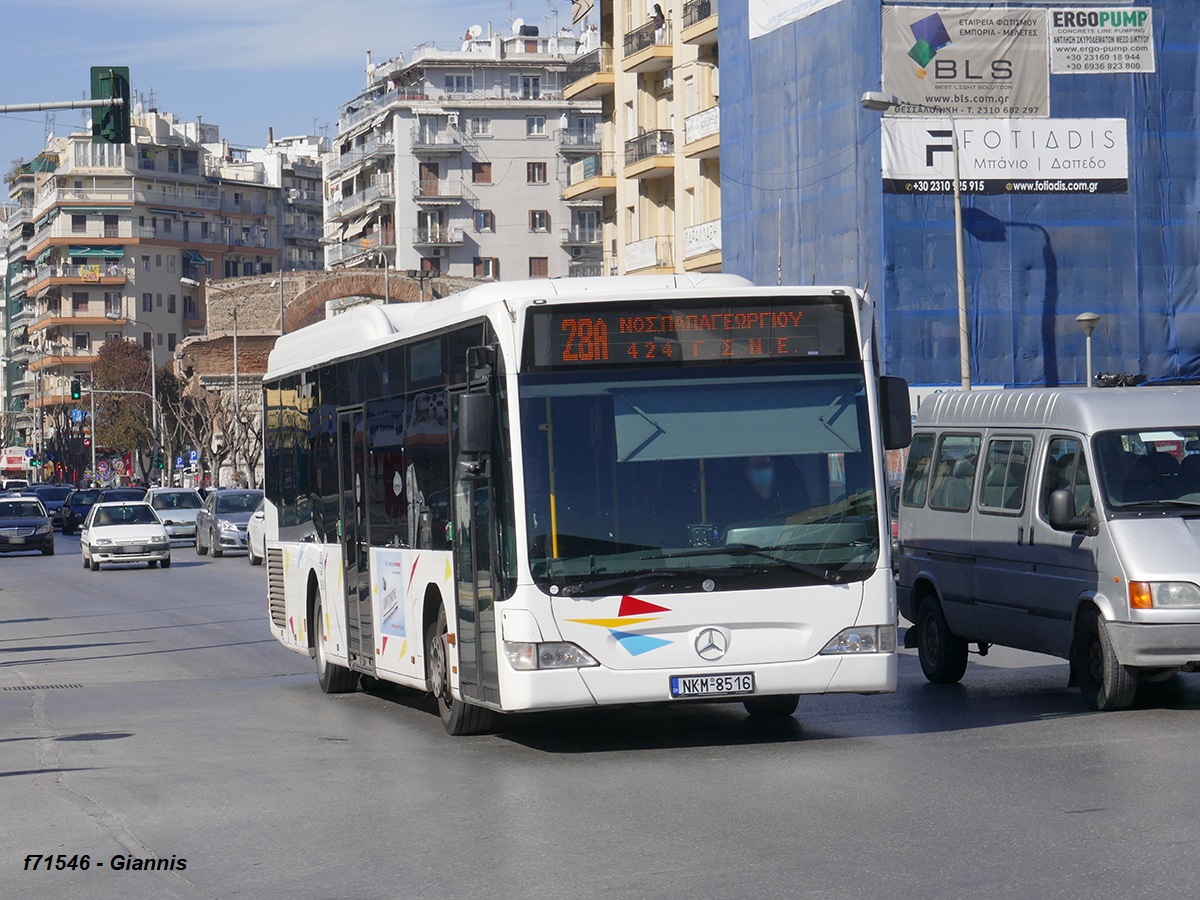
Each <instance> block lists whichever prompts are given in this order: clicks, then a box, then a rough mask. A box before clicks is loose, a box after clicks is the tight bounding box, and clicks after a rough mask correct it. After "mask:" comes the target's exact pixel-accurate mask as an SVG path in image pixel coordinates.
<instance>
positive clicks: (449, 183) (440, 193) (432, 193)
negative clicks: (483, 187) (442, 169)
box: [413, 178, 479, 207]
mask: <svg viewBox="0 0 1200 900" xmlns="http://www.w3.org/2000/svg"><path fill="white" fill-rule="evenodd" d="M478 199H479V198H478V197H476V196H475V194H474V193H473V192H472V191H471V190H470V189H469V188H468V187H467V186H466V185H465V184H463V182H462V181H461V180H459V179H453V180H451V179H448V178H447V179H438V178H424V179H422V180H420V181H414V182H413V200H414V201H415V202H416V203H417V204H418V205H420V206H446V207H449V206H457V205H458V204H460V203H462V202H464V201H465V202H467V203H470V204H471V205H474V204H475V203H476V201H477V200H478Z"/></svg>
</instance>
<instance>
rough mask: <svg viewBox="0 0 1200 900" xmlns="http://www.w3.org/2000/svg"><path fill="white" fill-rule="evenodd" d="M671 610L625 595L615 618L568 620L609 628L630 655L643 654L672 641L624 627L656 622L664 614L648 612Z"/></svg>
mask: <svg viewBox="0 0 1200 900" xmlns="http://www.w3.org/2000/svg"><path fill="white" fill-rule="evenodd" d="M670 611H671V610H669V609H668V608H667V607H665V606H658V605H656V604H654V603H648V602H647V601H645V600H639V599H638V598H637V597H630V596H629V595H625V596H623V597H622V598H621V605H620V607H619V608H618V609H617V615H616V617H615V618H612V617H610V618H598V619H567V621H568V622H577V623H579V624H580V625H595V626H596V627H597V628H607V629H608V633H609V634H611V635H612V636H613V637H614V638H616V639H617V643H618V644H620V645H621V646H622V647H623V648H624V649H625V651H626V652H627V653H628V654H629V655H630V656H641V655H642V654H643V653H649V652H650V651H651V650H657V649H658V648H659V647H665V646H667V645H668V644H670V643H671V641H668V640H666V639H665V638H657V637H651V636H650V635H648V634H637V633H636V632H632V631H625V630H624V629H626V628H628V627H630V626H631V625H641V624H643V623H645V622H655V621H657V620H658V619H661V618H662V616H656V615H647V614H648V613H667V612H670Z"/></svg>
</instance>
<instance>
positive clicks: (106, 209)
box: [62, 206, 133, 213]
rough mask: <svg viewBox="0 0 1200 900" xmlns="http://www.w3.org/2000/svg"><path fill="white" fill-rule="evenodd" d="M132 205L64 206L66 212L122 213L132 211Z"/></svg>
mask: <svg viewBox="0 0 1200 900" xmlns="http://www.w3.org/2000/svg"><path fill="white" fill-rule="evenodd" d="M132 210H133V207H132V206H64V207H63V208H62V211H63V212H65V213H121V212H131V211H132Z"/></svg>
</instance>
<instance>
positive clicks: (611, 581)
mask: <svg viewBox="0 0 1200 900" xmlns="http://www.w3.org/2000/svg"><path fill="white" fill-rule="evenodd" d="M682 574H686V572H681V571H680V570H678V569H669V570H658V571H650V572H626V573H625V574H623V575H617V576H615V577H613V578H601V579H596V580H594V581H576V582H573V583H571V584H564V585H562V586H561V590H562V595H563V596H564V597H574V596H577V595H579V594H582V593H583V592H584V591H587V592H588V593H593V592H597V591H599V592H605V591H612V590H620V591H621V592H622V593H627V592H629V591H638V590H641V589H642V588H644V587H646V586H647V585H649V584H653V583H655V582H659V581H664V580H667V579H671V578H677V577H679V576H680V575H682Z"/></svg>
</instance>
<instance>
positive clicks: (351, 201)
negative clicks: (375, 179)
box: [326, 182, 396, 219]
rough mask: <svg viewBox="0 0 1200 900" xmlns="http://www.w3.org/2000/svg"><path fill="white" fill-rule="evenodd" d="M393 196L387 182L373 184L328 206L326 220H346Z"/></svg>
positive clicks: (392, 198)
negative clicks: (359, 211)
mask: <svg viewBox="0 0 1200 900" xmlns="http://www.w3.org/2000/svg"><path fill="white" fill-rule="evenodd" d="M395 196H396V193H395V191H393V190H392V186H391V184H389V183H387V182H380V183H377V184H373V185H371V186H370V187H366V188H364V189H363V190H361V191H359V192H358V193H357V194H351V195H350V196H349V197H345V198H343V199H341V200H337V201H335V202H333V203H331V204H329V210H328V212H327V213H326V219H346V218H349V217H350V216H351V215H352V214H353V213H355V212H357V211H358V210H361V209H365V208H366V207H368V206H370V205H371V204H373V203H382V202H384V201H388V200H394V199H395Z"/></svg>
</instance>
